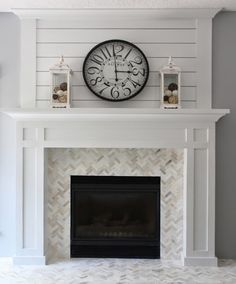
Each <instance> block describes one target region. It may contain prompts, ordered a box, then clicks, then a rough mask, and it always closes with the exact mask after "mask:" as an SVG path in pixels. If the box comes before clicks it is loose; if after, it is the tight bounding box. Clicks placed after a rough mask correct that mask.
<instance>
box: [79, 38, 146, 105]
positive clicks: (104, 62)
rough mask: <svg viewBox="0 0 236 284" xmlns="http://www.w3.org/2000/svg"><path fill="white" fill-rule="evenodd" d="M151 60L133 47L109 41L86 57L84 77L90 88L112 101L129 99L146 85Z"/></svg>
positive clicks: (119, 41)
mask: <svg viewBox="0 0 236 284" xmlns="http://www.w3.org/2000/svg"><path fill="white" fill-rule="evenodd" d="M148 75H149V67H148V61H147V59H146V57H145V55H144V54H143V52H142V51H141V50H140V49H139V48H138V47H137V46H135V45H134V44H132V43H129V42H126V41H122V40H109V41H105V42H103V43H100V44H98V45H96V46H95V47H94V48H93V49H92V50H91V51H90V52H89V54H88V55H87V57H86V58H85V61H84V66H83V76H84V80H85V83H86V84H87V86H88V88H89V89H90V90H91V91H92V92H93V93H94V94H95V95H97V96H99V97H101V98H103V99H105V100H110V101H122V100H127V99H129V98H131V97H134V96H135V95H137V94H138V93H139V92H140V91H141V90H142V89H143V88H144V86H145V84H146V82H147V79H148Z"/></svg>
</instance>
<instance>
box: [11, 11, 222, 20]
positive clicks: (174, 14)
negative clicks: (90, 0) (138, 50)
mask: <svg viewBox="0 0 236 284" xmlns="http://www.w3.org/2000/svg"><path fill="white" fill-rule="evenodd" d="M11 10H12V12H13V13H14V14H16V15H17V16H18V17H19V18H21V19H53V18H54V19H55V18H58V17H63V19H70V20H74V19H77V20H78V19H81V17H85V19H86V17H89V16H90V17H94V16H96V17H98V18H100V17H101V18H103V17H105V16H107V17H109V16H112V17H115V16H120V17H121V16H122V17H126V16H128V17H130V16H131V17H140V16H142V17H146V18H147V19H150V17H151V18H156V19H166V18H172V19H180V18H186V19H193V18H194V19H195V18H214V16H215V15H216V14H217V13H218V12H219V11H221V10H222V8H208V9H206V8H194V9H189V8H163V9H142V8H113V9H111V8H107V9H104V8H103V9H99V8H97V9H88V8H84V9H48V8H47V9H36V8H34V9H29V8H28V9H25V8H12V9H11ZM78 17H80V18H78ZM82 19H83V18H82Z"/></svg>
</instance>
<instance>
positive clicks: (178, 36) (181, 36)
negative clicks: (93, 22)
mask: <svg viewBox="0 0 236 284" xmlns="http://www.w3.org/2000/svg"><path fill="white" fill-rule="evenodd" d="M63 31H65V30H63V29H56V30H55V29H48V30H42V29H40V30H37V42H38V43H58V42H64V43H81V42H85V43H87V42H91V40H92V42H94V43H98V42H101V41H105V40H109V39H112V38H115V39H127V40H129V41H131V42H133V43H140V42H141V43H180V42H181V43H195V38H196V37H195V32H193V30H178V33H176V30H173V29H168V30H164V29H163V30H158V29H145V30H143V32H142V33H140V30H138V29H136V30H134V29H113V30H110V29H99V30H96V32H94V29H86V30H85V29H67V30H66V33H65V32H64V33H63ZM62 34H63V37H62Z"/></svg>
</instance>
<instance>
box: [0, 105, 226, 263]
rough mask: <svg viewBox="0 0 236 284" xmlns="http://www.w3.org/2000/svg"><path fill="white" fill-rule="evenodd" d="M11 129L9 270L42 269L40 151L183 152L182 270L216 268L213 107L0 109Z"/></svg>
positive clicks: (217, 113)
mask: <svg viewBox="0 0 236 284" xmlns="http://www.w3.org/2000/svg"><path fill="white" fill-rule="evenodd" d="M2 111H3V112H4V113H6V114H8V115H9V116H11V117H12V118H14V119H15V120H16V128H17V189H16V191H17V192H16V195H17V196H16V200H17V244H16V247H17V248H16V256H15V257H14V263H15V264H44V263H45V264H46V241H45V240H46V239H47V235H46V234H47V233H46V231H45V229H44V228H45V218H44V217H45V216H44V214H45V213H44V211H45V210H44V206H45V195H46V183H45V175H46V171H45V159H46V158H45V153H44V152H45V149H46V148H55V147H62V148H72V147H74V148H182V149H184V151H185V162H184V188H183V192H184V201H183V203H184V207H183V210H184V220H183V224H184V226H183V228H184V236H183V253H182V255H183V258H182V259H183V265H211V266H216V265H217V259H216V257H215V123H216V121H217V120H218V119H219V118H220V117H222V116H224V115H225V114H227V113H229V110H217V109H194V110H190V109H188V110H187V109H181V110H160V109H158V110H154V109H151V110H150V109H80V110H79V109H69V110H45V111H40V110H24V109H12V110H2Z"/></svg>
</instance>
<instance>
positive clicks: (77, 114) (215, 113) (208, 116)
mask: <svg viewBox="0 0 236 284" xmlns="http://www.w3.org/2000/svg"><path fill="white" fill-rule="evenodd" d="M0 112H2V113H4V114H7V115H9V116H10V117H12V118H13V119H15V120H17V121H25V120H34V121H37V120H40V121H42V120H52V121H53V120H93V119H96V120H104V119H105V120H107V119H109V120H140V119H141V120H146V119H149V120H156V121H175V122H183V121H185V122H190V121H191V122H193V121H202V122H203V121H204V122H210V121H211V122H216V121H217V120H218V119H220V118H221V117H222V116H224V115H225V114H227V113H229V112H230V110H229V109H173V110H172V109H168V110H167V109H154V108H153V109H150V108H149V109H147V108H122V109H121V108H83V109H79V108H71V109H23V108H12V109H2V110H1V111H0Z"/></svg>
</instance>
